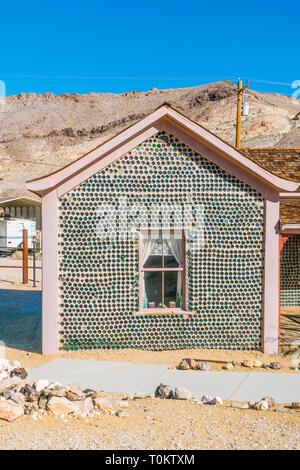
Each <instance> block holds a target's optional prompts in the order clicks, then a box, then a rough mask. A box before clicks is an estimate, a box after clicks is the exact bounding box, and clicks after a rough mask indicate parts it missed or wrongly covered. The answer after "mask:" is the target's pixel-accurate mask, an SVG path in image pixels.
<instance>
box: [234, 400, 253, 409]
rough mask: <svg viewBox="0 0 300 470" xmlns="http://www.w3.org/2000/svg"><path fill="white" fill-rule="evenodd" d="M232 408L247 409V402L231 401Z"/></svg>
mask: <svg viewBox="0 0 300 470" xmlns="http://www.w3.org/2000/svg"><path fill="white" fill-rule="evenodd" d="M231 407H232V408H240V409H242V410H247V409H249V405H248V403H237V402H232V403H231Z"/></svg>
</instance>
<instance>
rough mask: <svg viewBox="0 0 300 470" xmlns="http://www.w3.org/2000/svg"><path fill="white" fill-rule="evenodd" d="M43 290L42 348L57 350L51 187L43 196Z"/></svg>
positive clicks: (55, 229)
mask: <svg viewBox="0 0 300 470" xmlns="http://www.w3.org/2000/svg"><path fill="white" fill-rule="evenodd" d="M42 234H43V239H42V243H43V278H42V283H43V291H42V352H43V354H54V353H56V352H57V351H58V299H59V293H58V220H57V194H56V190H54V191H50V192H48V193H47V194H45V195H44V196H43V198H42Z"/></svg>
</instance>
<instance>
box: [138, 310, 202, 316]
mask: <svg viewBox="0 0 300 470" xmlns="http://www.w3.org/2000/svg"><path fill="white" fill-rule="evenodd" d="M193 314H194V313H193V312H187V311H186V310H182V309H181V308H147V309H144V310H140V311H139V312H137V313H135V314H134V315H135V316H136V317H145V316H151V315H171V316H174V315H183V316H184V317H188V316H191V315H193Z"/></svg>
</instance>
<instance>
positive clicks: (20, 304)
mask: <svg viewBox="0 0 300 470" xmlns="http://www.w3.org/2000/svg"><path fill="white" fill-rule="evenodd" d="M41 312H42V293H41V291H28V290H26V291H25V290H23V291H22V290H12V289H0V341H3V342H4V343H5V346H7V347H9V348H15V349H21V350H22V351H30V352H40V351H41V318H42V314H41Z"/></svg>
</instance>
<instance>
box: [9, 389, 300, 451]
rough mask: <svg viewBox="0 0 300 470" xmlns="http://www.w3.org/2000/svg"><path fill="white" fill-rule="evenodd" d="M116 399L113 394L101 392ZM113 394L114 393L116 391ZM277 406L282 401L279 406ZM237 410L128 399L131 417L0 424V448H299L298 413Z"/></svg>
mask: <svg viewBox="0 0 300 470" xmlns="http://www.w3.org/2000/svg"><path fill="white" fill-rule="evenodd" d="M103 395H104V396H106V397H109V398H112V394H103ZM114 397H115V395H114ZM277 407H278V405H277ZM280 409H282V410H283V411H282V412H276V411H270V410H268V411H256V410H239V409H237V410H234V409H232V408H230V404H229V403H227V402H226V403H225V405H224V406H223V407H214V406H210V405H198V404H196V403H193V402H187V401H178V400H160V399H151V398H147V399H143V400H134V401H132V400H130V402H129V408H127V409H126V410H128V412H129V413H130V416H129V417H128V418H119V417H116V416H106V415H101V416H99V415H95V416H93V417H88V418H71V417H69V418H68V417H67V418H63V419H62V418H54V417H52V416H46V415H45V416H43V417H41V418H37V419H36V420H34V419H33V418H32V417H31V416H24V417H22V418H20V419H18V420H17V421H15V422H13V423H6V422H4V421H1V422H0V449H34V450H40V449H66V450H68V449H69V450H72V449H113V450H131V449H132V450H134V449H146V450H151V449H166V450H183V449H285V450H299V449H300V413H299V412H298V413H297V412H296V411H295V410H290V409H289V408H288V407H284V406H283V405H282V406H280Z"/></svg>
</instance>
